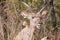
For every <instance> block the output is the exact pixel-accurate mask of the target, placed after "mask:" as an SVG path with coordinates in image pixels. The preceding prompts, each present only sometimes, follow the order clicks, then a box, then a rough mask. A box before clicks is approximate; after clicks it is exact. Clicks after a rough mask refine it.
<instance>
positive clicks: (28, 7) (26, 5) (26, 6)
mask: <svg viewBox="0 0 60 40" xmlns="http://www.w3.org/2000/svg"><path fill="white" fill-rule="evenodd" d="M22 4H24V5H25V8H26V9H27V10H29V11H30V12H31V13H34V11H33V9H32V8H31V7H30V6H29V5H28V4H27V3H25V2H22Z"/></svg>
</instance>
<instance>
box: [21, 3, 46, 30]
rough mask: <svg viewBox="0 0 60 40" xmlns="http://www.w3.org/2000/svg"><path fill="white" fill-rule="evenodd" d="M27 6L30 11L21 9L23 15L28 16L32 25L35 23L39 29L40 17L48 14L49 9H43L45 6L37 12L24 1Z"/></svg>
mask: <svg viewBox="0 0 60 40" xmlns="http://www.w3.org/2000/svg"><path fill="white" fill-rule="evenodd" d="M22 3H23V4H24V5H25V7H26V8H27V10H29V11H30V13H28V12H25V11H20V13H21V15H22V16H23V17H24V18H28V19H29V20H30V25H31V26H32V25H34V26H33V27H36V28H38V29H40V23H39V22H40V17H41V16H42V15H46V14H47V11H46V10H45V11H43V9H44V8H45V7H43V8H42V9H41V10H40V11H39V12H37V13H34V11H33V9H32V8H31V7H30V6H29V5H28V4H26V3H25V2H22Z"/></svg>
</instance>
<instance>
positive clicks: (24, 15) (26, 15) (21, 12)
mask: <svg viewBox="0 0 60 40" xmlns="http://www.w3.org/2000/svg"><path fill="white" fill-rule="evenodd" d="M20 15H22V16H23V17H24V18H28V19H31V18H32V14H30V13H28V12H26V11H20Z"/></svg>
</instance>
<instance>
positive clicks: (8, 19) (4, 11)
mask: <svg viewBox="0 0 60 40" xmlns="http://www.w3.org/2000/svg"><path fill="white" fill-rule="evenodd" d="M17 4H18V3H16V2H15V3H14V2H10V1H3V2H0V40H13V38H14V37H15V36H16V35H17V34H18V33H19V32H20V31H21V30H22V29H23V28H24V27H23V26H22V22H23V21H24V20H28V19H24V18H23V17H22V16H21V15H20V13H19V11H20V10H19V7H18V6H19V5H17ZM18 10H19V11H18ZM49 17H50V16H49V14H48V18H49ZM48 18H47V17H46V18H45V21H46V20H47V21H48V23H50V22H49V20H48ZM57 19H59V17H58V18H57ZM28 21H29V20H28ZM58 21H59V20H58ZM46 24H47V23H46ZM44 26H45V27H46V28H45V29H44V28H42V29H41V30H38V29H36V31H35V33H34V34H35V39H36V40H40V39H41V38H42V37H44V36H47V35H48V36H49V37H50V40H51V38H52V39H53V40H60V23H58V24H57V29H56V28H55V29H54V28H52V27H48V26H50V25H49V24H48V25H47V26H46V25H44ZM56 30H57V32H56Z"/></svg>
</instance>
